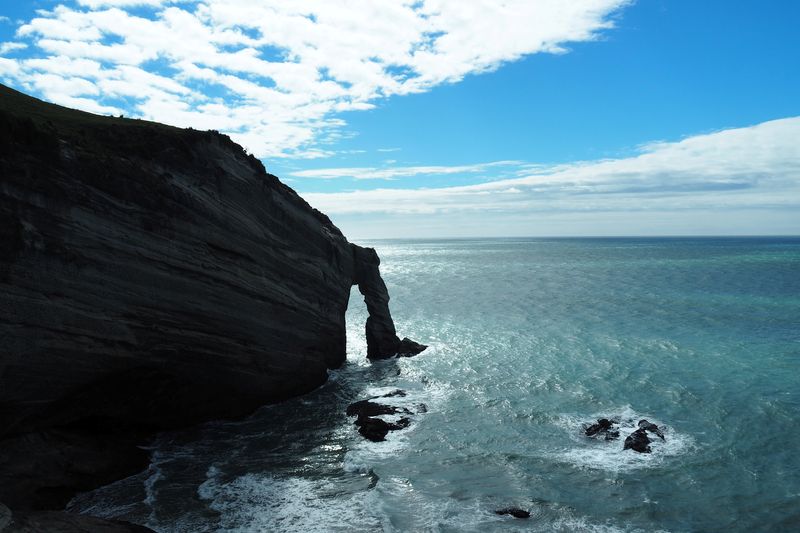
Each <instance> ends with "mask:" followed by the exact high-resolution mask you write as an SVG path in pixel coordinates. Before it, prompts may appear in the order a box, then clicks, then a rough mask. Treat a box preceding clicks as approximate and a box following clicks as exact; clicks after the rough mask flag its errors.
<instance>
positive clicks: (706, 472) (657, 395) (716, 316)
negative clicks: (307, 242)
mask: <svg viewBox="0 0 800 533" xmlns="http://www.w3.org/2000/svg"><path fill="white" fill-rule="evenodd" d="M366 244H368V245H372V246H375V247H376V248H377V249H378V253H379V254H380V256H381V258H382V265H381V270H382V273H383V276H384V279H385V280H386V283H387V285H388V287H389V291H390V294H391V295H392V302H391V307H392V312H393V314H394V316H395V320H396V323H397V329H398V331H399V332H400V334H401V335H407V336H409V337H412V338H414V339H415V340H417V341H420V342H423V343H425V344H429V345H430V348H429V349H428V350H427V351H426V352H424V353H423V354H422V355H420V356H418V357H416V358H412V359H401V360H395V361H387V362H381V363H377V364H369V363H368V362H367V361H366V360H365V353H366V346H365V344H364V340H363V335H362V331H363V324H364V321H365V319H366V310H365V309H364V304H363V302H361V301H360V295H359V294H358V292H357V291H354V294H353V297H352V298H351V303H350V310H349V311H348V335H349V341H348V363H347V365H345V367H343V368H342V369H340V370H338V371H336V372H334V373H333V374H332V376H331V379H330V381H329V382H328V383H327V384H326V385H325V386H324V387H322V388H320V389H318V390H317V391H315V392H314V393H312V394H310V395H308V396H305V397H303V398H299V399H295V400H292V401H289V402H285V403H283V404H280V405H275V406H268V407H265V408H263V409H261V410H259V411H258V412H257V413H256V414H255V415H254V416H252V417H251V418H249V419H247V420H244V421H238V422H224V423H213V424H208V425H205V426H203V427H200V428H196V429H194V430H191V431H188V432H181V433H173V434H165V435H162V436H161V437H159V439H158V440H157V442H156V443H155V444H154V462H153V464H152V465H151V467H150V469H149V470H148V471H147V472H145V473H143V474H141V475H139V476H135V477H133V478H129V479H127V480H123V481H121V482H118V483H115V484H114V485H111V486H109V487H105V488H103V489H100V490H98V491H95V492H94V493H91V494H87V495H83V496H80V497H78V498H77V499H76V500H75V501H73V504H72V506H73V508H74V509H76V510H82V511H87V512H93V513H95V514H100V515H104V516H114V517H120V518H125V519H128V520H132V521H135V522H139V523H143V524H146V525H149V526H150V527H153V528H154V529H157V530H160V531H187V532H189V531H191V532H195V531H298V532H300V531H476V532H478V531H480V532H484V531H748V532H749V531H792V530H800V475H799V474H800V454H798V452H800V239H788V238H787V239H777V238H776V239H767V238H764V239H756V238H742V239H733V238H731V239H713V238H704V239H677V238H676V239H552V240H549V239H513V240H511V239H509V240H442V241H380V242H371V243H366ZM397 387H399V388H402V389H404V390H406V391H408V396H406V397H405V398H393V399H392V401H393V402H394V403H395V404H396V405H403V406H408V407H409V408H412V409H416V408H417V405H418V404H419V403H425V404H426V405H427V408H428V411H427V413H424V414H418V415H415V416H414V417H413V422H412V424H411V426H410V427H409V428H408V429H406V430H404V431H399V432H395V433H392V434H390V436H389V438H388V440H387V442H384V443H371V442H368V441H365V440H364V439H362V438H361V437H360V436H359V435H358V434H357V433H356V431H355V428H354V426H353V425H352V420H348V419H347V417H346V416H345V415H344V409H345V407H346V405H347V404H348V403H349V402H351V401H354V400H356V399H361V398H364V397H366V396H368V395H372V394H378V393H381V392H386V391H390V390H393V389H394V388H397ZM611 416H616V417H619V418H620V419H621V420H623V422H624V423H626V424H627V427H628V430H632V429H633V427H634V426H635V423H636V421H638V419H639V418H648V419H649V420H651V421H653V422H656V423H657V424H659V425H663V426H665V436H666V442H665V443H661V442H654V443H653V453H652V454H650V455H643V454H635V453H634V452H631V451H625V452H623V451H622V441H621V440H619V441H614V442H606V441H595V440H591V439H587V438H586V437H584V436H583V434H582V430H581V428H582V424H584V423H587V422H591V421H593V420H594V419H596V418H598V417H611ZM626 434H627V433H626V430H623V438H624V436H625V435H626ZM511 505H513V506H518V507H522V508H525V509H528V510H529V511H530V512H531V518H530V519H529V520H516V519H513V518H510V517H501V516H497V515H495V514H494V513H493V512H492V511H493V510H494V509H497V508H500V507H507V506H511Z"/></svg>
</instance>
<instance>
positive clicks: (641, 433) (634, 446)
mask: <svg viewBox="0 0 800 533" xmlns="http://www.w3.org/2000/svg"><path fill="white" fill-rule="evenodd" d="M650 442H651V441H650V439H649V438H648V436H647V431H645V430H644V429H641V428H640V429H637V430H636V431H634V432H633V433H631V434H630V435H628V436H627V437H626V438H625V445H624V447H623V448H622V449H623V450H628V449H630V450H633V451H635V452H639V453H650V452H651V451H652V450H651V449H650Z"/></svg>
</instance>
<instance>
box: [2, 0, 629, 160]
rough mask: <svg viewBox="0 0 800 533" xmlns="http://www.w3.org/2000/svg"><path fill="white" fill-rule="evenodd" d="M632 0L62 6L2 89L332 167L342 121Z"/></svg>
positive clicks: (605, 15) (560, 39) (552, 47)
mask: <svg viewBox="0 0 800 533" xmlns="http://www.w3.org/2000/svg"><path fill="white" fill-rule="evenodd" d="M630 1H631V0H573V1H570V2H563V1H562V0H536V1H533V0H509V1H506V2H503V3H497V2H491V1H489V0H477V1H474V2H463V1H461V0H401V1H396V2H381V3H375V2H372V1H369V0H356V1H353V2H347V3H335V4H334V3H331V2H312V1H310V0H298V1H295V2H284V1H281V0H261V1H260V2H253V1H252V0H72V1H68V0H65V1H63V2H60V3H59V4H58V5H57V6H56V7H54V8H53V9H52V10H51V11H44V10H40V11H38V12H37V13H38V15H37V16H36V17H35V18H33V19H32V20H30V21H27V22H25V23H24V24H22V25H21V26H19V28H18V30H17V34H16V39H15V40H14V41H12V42H6V43H0V79H3V80H5V81H7V82H9V81H10V82H13V83H14V84H15V85H17V86H21V87H22V88H24V89H25V90H27V91H29V92H32V93H34V94H38V95H42V96H44V97H45V98H46V99H48V100H51V101H53V102H56V103H58V104H62V105H66V106H69V107H76V108H79V109H83V110H86V111H91V112H95V113H103V114H121V113H125V114H128V115H131V114H132V115H134V116H136V117H139V118H144V119H148V120H155V121H159V122H165V123H168V124H172V125H176V126H183V127H194V128H198V129H218V130H221V131H223V132H226V133H229V134H230V135H231V136H232V137H233V138H234V139H235V140H236V141H237V142H240V143H241V144H243V145H244V146H245V147H246V148H248V149H249V150H250V151H252V152H253V153H255V154H256V155H257V156H259V157H297V158H314V157H324V156H326V155H329V154H330V151H329V149H328V148H326V146H327V145H328V144H329V143H330V142H332V141H335V139H336V138H337V136H339V135H341V130H342V128H343V127H344V126H345V123H344V122H343V120H342V119H341V118H340V117H339V114H340V113H342V112H345V111H356V110H365V109H371V108H373V107H374V106H375V105H376V104H377V103H379V102H380V100H381V99H382V98H386V97H389V96H393V95H404V94H411V93H419V92H425V91H429V90H431V89H432V88H434V87H436V86H438V85H441V84H444V83H454V82H458V81H459V80H461V79H463V78H464V77H465V76H468V75H470V74H479V73H483V72H487V71H491V70H494V69H496V68H498V67H499V66H500V65H502V64H504V63H506V62H510V61H515V60H518V59H520V58H521V57H523V56H526V55H529V54H535V53H563V52H565V51H566V49H567V48H566V47H567V46H568V45H569V43H575V42H582V41H590V40H594V39H596V38H598V36H600V35H601V34H602V32H603V31H604V30H607V29H609V28H611V27H612V26H613V16H614V15H615V14H616V13H618V12H619V11H620V10H621V8H623V7H624V6H626V5H628V4H629V3H630ZM22 50H25V53H24V54H22V53H21V51H22Z"/></svg>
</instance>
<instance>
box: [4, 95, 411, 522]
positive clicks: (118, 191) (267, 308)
mask: <svg viewBox="0 0 800 533" xmlns="http://www.w3.org/2000/svg"><path fill="white" fill-rule="evenodd" d="M379 265H380V260H379V259H378V255H377V253H376V252H375V250H373V249H371V248H362V247H360V246H356V245H354V244H351V243H349V242H348V241H347V239H346V238H345V237H344V235H342V233H341V232H340V231H339V229H338V228H337V227H336V226H335V225H333V223H332V222H331V221H330V219H328V217H327V216H325V215H324V214H322V213H320V212H319V211H317V210H315V209H313V208H312V207H311V206H309V205H308V203H306V201H305V200H303V198H301V197H300V196H299V195H298V194H297V193H295V192H294V191H293V190H292V189H291V188H289V187H288V186H286V185H285V184H283V183H281V182H280V181H279V180H278V178H277V177H275V176H273V175H271V174H268V173H267V172H266V171H265V169H264V166H263V165H262V164H261V162H260V161H258V160H257V159H256V158H255V157H253V156H251V155H248V154H247V153H246V152H245V151H244V150H243V149H242V148H241V147H240V146H239V145H237V144H236V143H234V142H233V141H232V140H231V139H230V138H229V137H227V136H225V135H221V134H219V133H217V132H213V131H209V132H200V131H196V130H192V129H186V130H183V129H178V128H173V127H169V126H164V125H160V124H156V123H152V122H147V121H141V120H128V119H122V118H110V117H101V116H97V115H92V114H89V113H83V112H80V111H74V110H70V109H66V108H63V107H60V106H56V105H53V104H47V103H44V102H41V101H39V100H36V99H34V98H31V97H28V96H25V95H23V94H21V93H19V92H17V91H14V90H12V89H9V88H7V87H4V86H0V339H2V350H0V455H2V456H4V457H7V454H6V451H7V450H12V449H13V450H16V449H18V448H17V447H16V445H15V444H13V443H12V444H9V443H7V442H4V440H7V439H11V438H13V439H16V438H18V437H20V438H22V437H23V436H24V435H26V434H36V432H42V431H50V430H53V429H54V428H61V429H64V428H73V427H80V428H82V429H81V431H82V432H84V433H82V434H84V435H85V434H87V433H86V432H88V434H90V435H91V436H93V437H97V438H99V439H108V440H106V443H107V444H108V446H116V445H117V444H115V441H114V440H113V439H110V437H109V436H110V435H113V434H116V432H117V430H119V431H122V432H124V433H125V434H126V435H127V436H126V437H125V438H126V439H130V438H133V439H134V440H136V443H137V444H143V443H144V439H145V438H146V435H149V434H152V432H155V431H158V430H162V429H172V428H177V427H182V426H187V425H191V424H195V423H198V422H201V421H205V420H210V419H214V418H230V417H239V416H243V415H246V414H248V413H250V412H252V411H253V410H255V409H256V408H257V407H259V406H261V405H263V404H265V403H269V402H274V401H278V400H281V399H285V398H288V397H291V396H295V395H298V394H302V393H305V392H308V391H310V390H312V389H314V388H316V387H318V386H319V385H321V384H322V383H323V382H324V381H325V380H326V379H327V371H328V369H331V368H336V367H338V366H340V365H341V364H342V363H343V362H344V360H345V356H346V340H345V331H346V329H345V318H344V317H345V311H346V309H347V304H348V300H349V297H350V290H351V287H352V286H353V285H358V287H359V290H360V291H361V293H362V294H363V295H364V300H365V303H366V306H367V309H368V311H369V318H368V320H367V327H366V337H367V346H368V348H367V356H368V357H369V358H370V359H381V358H388V357H394V356H396V355H397V354H398V353H401V352H402V353H405V352H410V351H413V350H412V348H413V345H412V344H411V343H410V342H404V341H401V340H400V338H399V337H398V336H397V334H396V331H395V327H394V322H393V321H392V316H391V314H390V312H389V305H388V303H389V295H388V292H387V290H386V285H385V283H384V282H383V280H382V279H381V276H380V271H379ZM414 344H416V343H414ZM420 346H421V345H420ZM414 349H416V348H414ZM131 428H134V429H133V430H131ZM99 445H102V443H101V444H99ZM53 446H54V448H53V450H54V451H57V450H58V449H59V447H60V446H61V444H59V443H58V442H56V443H54V444H53ZM87 446H89V447H88V448H87V450H93V449H94V444H88V445H87ZM130 448H131V449H133V448H135V446H131V447H130ZM120 449H129V447H127V446H123V447H121V448H120ZM131 453H133V454H134V456H135V457H138V454H139V453H140V452H138V451H135V452H131ZM12 461H13V459H12ZM122 462H123V463H127V462H126V461H125V460H123V461H122ZM22 463H24V464H30V461H22ZM95 467H97V468H100V467H99V466H97V465H96V464H95V463H94V462H92V461H91V460H88V459H80V460H78V461H77V463H75V464H73V465H72V467H71V468H72V469H73V471H80V472H82V473H83V474H86V477H85V478H82V480H81V481H80V482H77V484H76V483H73V481H69V480H68V481H67V483H66V485H65V486H63V487H61V488H54V487H51V485H50V483H51V481H50V477H49V474H48V473H46V472H44V470H42V469H39V470H36V468H37V467H36V466H35V465H32V464H31V468H34V471H31V472H27V473H23V472H19V473H18V475H19V476H20V477H19V478H18V479H17V480H13V479H11V480H9V479H8V478H5V479H3V483H2V484H0V501H2V500H4V499H5V498H6V497H7V496H9V495H10V496H11V497H15V498H16V497H17V496H15V493H16V492H17V490H16V489H17V487H19V486H20V484H21V483H22V480H25V483H26V484H30V486H31V487H34V486H35V485H36V483H37V479H38V480H39V481H38V482H41V483H42V485H41V487H42V489H43V490H45V489H46V490H45V492H46V491H47V490H50V489H53V490H54V491H56V492H58V491H61V492H60V493H59V495H58V498H55V499H53V500H52V501H53V502H55V501H58V502H61V501H62V500H63V498H67V497H68V496H69V495H70V493H71V491H73V490H74V487H76V486H77V485H80V487H81V490H88V489H90V488H93V487H92V486H91V483H90V482H89V481H87V480H88V479H90V478H91V477H92V472H91V470H92V469H93V468H95ZM54 468H62V469H63V468H68V466H67V464H66V463H65V464H64V465H57V464H56V465H55V466H54ZM102 470H103V471H104V472H105V471H111V470H113V469H109V470H106V468H105V467H102ZM121 471H124V472H128V470H127V469H126V468H123V469H121ZM96 474H98V475H97V477H96V479H97V480H100V479H104V480H105V479H106V476H105V474H102V473H96ZM54 475H56V474H54ZM64 475H65V476H68V473H64ZM126 475H127V474H126ZM56 477H57V475H56ZM105 482H108V481H105ZM48 487H49V488H48ZM20 505H23V506H27V507H31V506H33V505H34V504H33V502H31V501H29V502H27V503H22V502H21V503H20ZM12 509H13V510H14V511H15V512H16V511H17V510H18V509H19V507H13V506H12Z"/></svg>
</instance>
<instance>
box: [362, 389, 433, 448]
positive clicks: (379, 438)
mask: <svg viewBox="0 0 800 533" xmlns="http://www.w3.org/2000/svg"><path fill="white" fill-rule="evenodd" d="M405 396H406V392H405V391H403V390H399V389H398V390H395V391H392V392H390V393H387V394H383V395H381V396H372V397H370V398H368V399H366V400H359V401H357V402H353V403H351V404H350V405H348V406H347V410H346V414H347V416H355V417H356V421H355V422H353V424H355V426H356V427H357V428H358V432H359V433H361V435H362V436H363V437H364V438H365V439H367V440H371V441H372V442H383V441H384V440H386V435H388V434H389V432H390V431H397V430H400V429H405V428H407V427H408V426H409V424H411V419H410V418H408V416H402V417H401V418H399V419H398V420H396V421H391V420H383V419H381V418H378V417H379V416H383V415H411V414H412V412H411V410H409V409H408V408H406V407H396V406H394V405H386V404H382V403H377V402H374V401H372V400H377V399H380V398H394V397H401V398H402V397H405ZM427 412H428V408H427V406H425V404H419V405H418V406H417V413H418V414H421V413H427Z"/></svg>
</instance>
